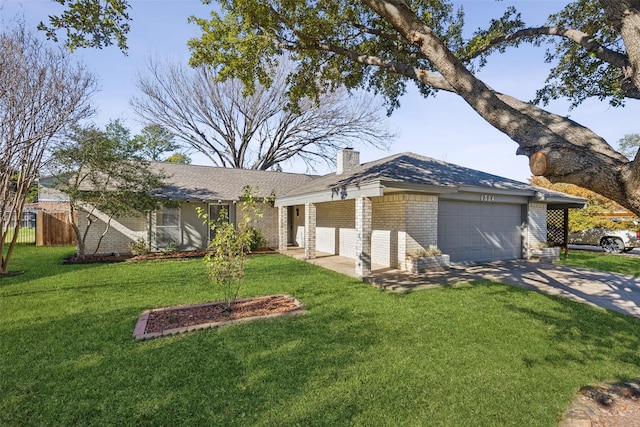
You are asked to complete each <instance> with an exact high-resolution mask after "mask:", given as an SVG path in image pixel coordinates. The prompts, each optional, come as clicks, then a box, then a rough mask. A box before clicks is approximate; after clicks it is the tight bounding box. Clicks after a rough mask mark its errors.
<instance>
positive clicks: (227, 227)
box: [197, 186, 262, 307]
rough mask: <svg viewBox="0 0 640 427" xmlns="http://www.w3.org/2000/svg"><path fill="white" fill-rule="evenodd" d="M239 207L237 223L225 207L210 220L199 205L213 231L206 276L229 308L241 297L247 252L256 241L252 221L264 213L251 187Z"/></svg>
mask: <svg viewBox="0 0 640 427" xmlns="http://www.w3.org/2000/svg"><path fill="white" fill-rule="evenodd" d="M240 209H241V212H242V219H241V220H240V221H238V224H237V225H234V224H233V223H231V222H230V221H229V213H228V212H227V211H226V209H222V210H221V211H220V215H219V217H218V218H215V219H211V218H209V217H208V214H207V213H205V212H204V211H203V209H202V208H197V211H198V216H199V217H200V218H204V220H205V222H206V223H207V224H208V225H209V227H210V228H211V230H212V231H213V233H214V237H213V239H212V241H211V243H210V244H209V249H210V252H208V253H207V254H206V255H205V256H204V262H205V266H206V269H207V275H208V276H209V279H211V281H212V282H213V283H214V285H215V287H216V288H218V290H219V291H220V293H221V295H222V300H223V301H224V302H225V303H226V305H227V307H231V304H232V303H233V301H235V299H236V298H237V296H238V292H239V291H240V286H241V285H242V278H243V277H244V266H245V262H246V257H247V253H248V252H249V251H250V250H251V247H252V244H254V242H255V236H256V233H255V229H254V227H253V226H252V224H253V223H254V222H255V221H256V219H257V218H260V217H261V216H262V211H261V209H260V208H259V206H258V205H257V201H256V199H255V196H254V193H253V190H252V189H251V187H248V186H247V187H245V191H244V193H243V195H242V197H241V205H240Z"/></svg>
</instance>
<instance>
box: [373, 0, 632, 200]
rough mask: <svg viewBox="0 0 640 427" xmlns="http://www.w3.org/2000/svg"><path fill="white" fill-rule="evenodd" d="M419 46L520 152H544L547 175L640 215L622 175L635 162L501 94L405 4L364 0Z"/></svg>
mask: <svg viewBox="0 0 640 427" xmlns="http://www.w3.org/2000/svg"><path fill="white" fill-rule="evenodd" d="M363 1H364V3H365V4H367V5H369V6H370V7H371V8H372V9H373V10H374V11H375V12H376V13H378V14H379V15H380V16H381V17H382V18H383V19H385V20H386V21H387V22H389V23H391V24H392V25H393V26H394V27H395V28H396V30H397V31H399V32H400V33H401V34H403V35H404V36H405V37H406V38H407V39H409V40H411V41H412V43H414V44H415V45H416V46H418V47H419V48H420V50H421V52H422V53H423V54H424V55H425V56H427V57H428V59H429V61H430V63H431V64H432V65H433V66H434V67H435V68H436V69H437V70H438V71H439V72H440V73H441V74H442V76H443V78H445V79H446V80H447V81H448V82H449V84H450V85H451V86H452V87H453V88H454V90H455V92H456V93H457V94H458V95H460V96H461V97H462V98H463V99H464V100H465V101H466V102H467V103H468V104H469V105H470V106H471V107H472V108H473V109H474V110H475V111H476V112H477V113H478V114H479V115H480V116H481V117H483V118H484V119H485V120H486V121H487V122H489V123H490V124H491V125H492V126H494V127H495V128H497V129H499V130H501V131H502V132H504V133H505V134H507V135H508V136H509V137H510V138H511V139H513V140H514V141H516V142H517V143H518V145H519V149H518V153H519V154H525V155H527V156H531V155H532V154H533V153H534V152H538V151H541V152H543V153H544V154H545V155H546V156H547V159H548V168H547V170H546V171H545V172H544V175H545V176H549V177H551V178H552V179H554V180H556V181H560V180H561V181H563V182H573V183H580V185H583V186H585V187H587V188H590V189H592V190H594V191H596V192H598V193H600V194H603V195H606V196H608V197H610V198H612V199H614V200H616V201H618V202H620V203H621V204H623V205H624V206H626V207H628V208H630V209H632V210H634V211H635V212H639V211H640V197H638V195H635V194H632V193H630V192H629V191H628V185H627V184H628V181H625V179H624V177H623V175H624V173H625V171H626V170H628V169H629V168H630V166H631V165H630V163H629V162H628V161H627V160H626V158H624V156H622V155H621V154H619V153H617V152H616V151H615V150H613V149H612V148H611V147H610V146H609V145H608V144H607V143H606V142H605V141H604V140H602V138H599V137H598V136H597V135H595V134H594V133H593V132H591V131H589V130H588V129H586V128H584V127H582V126H579V125H578V124H577V123H575V122H573V121H571V120H569V119H566V118H563V117H560V116H556V115H552V114H550V113H548V112H545V111H544V110H541V109H539V108H537V107H535V106H532V105H528V104H525V103H522V102H521V101H518V100H515V99H514V98H511V97H507V96H505V95H502V94H499V93H496V92H495V91H493V90H492V89H491V88H489V87H488V86H487V85H485V84H484V83H483V82H482V81H480V80H479V79H477V78H476V77H475V76H474V75H472V74H471V73H470V72H469V71H468V70H467V69H466V68H465V67H464V65H462V63H461V62H460V61H459V60H458V59H457V58H456V57H455V56H454V55H453V54H452V52H450V51H449V50H448V49H447V47H446V46H445V45H444V43H442V42H441V40H440V39H439V38H438V37H437V35H435V34H434V32H433V31H432V30H431V29H430V28H428V27H427V26H426V25H424V24H423V23H422V22H421V21H420V20H419V19H418V18H417V17H416V15H415V14H414V13H413V12H412V11H411V10H410V9H409V7H408V6H407V5H406V3H404V2H403V1H402V0H387V1H385V0H363Z"/></svg>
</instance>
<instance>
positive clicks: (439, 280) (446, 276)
mask: <svg viewBox="0 0 640 427" xmlns="http://www.w3.org/2000/svg"><path fill="white" fill-rule="evenodd" d="M482 279H488V280H493V281H496V282H502V283H507V284H510V285H514V286H520V287H523V288H526V289H533V290H537V291H540V292H544V293H546V294H549V295H557V296H560V297H564V298H569V299H572V300H575V301H580V302H583V303H587V304H591V305H594V306H599V307H603V308H606V309H609V310H615V311H618V312H620V313H624V314H629V315H631V316H635V317H640V278H638V277H634V276H628V275H624V274H615V273H607V272H602V271H595V270H588V269H584V268H576V267H567V266H561V265H555V264H550V263H541V262H529V261H524V260H517V261H499V262H492V263H487V264H478V265H472V266H455V267H453V268H452V269H451V270H450V271H449V272H446V273H427V274H410V273H405V272H401V271H399V270H377V271H374V273H373V274H372V275H371V277H369V278H368V279H367V281H368V282H370V283H372V284H374V285H376V286H379V287H381V288H385V289H389V290H394V291H400V292H403V291H404V292H406V291H412V290H417V289H425V288H430V287H436V286H442V285H451V284H455V283H459V282H465V281H467V282H468V281H474V280H482Z"/></svg>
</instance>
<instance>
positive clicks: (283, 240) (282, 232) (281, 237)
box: [278, 206, 288, 252]
mask: <svg viewBox="0 0 640 427" xmlns="http://www.w3.org/2000/svg"><path fill="white" fill-rule="evenodd" d="M287 224H288V221H287V207H286V206H279V207H278V250H279V251H280V252H285V251H286V250H287V241H288V239H287Z"/></svg>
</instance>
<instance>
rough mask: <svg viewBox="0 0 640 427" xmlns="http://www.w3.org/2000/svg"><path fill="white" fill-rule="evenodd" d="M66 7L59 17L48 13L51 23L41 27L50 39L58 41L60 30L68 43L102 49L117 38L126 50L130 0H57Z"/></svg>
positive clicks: (71, 48) (76, 46)
mask: <svg viewBox="0 0 640 427" xmlns="http://www.w3.org/2000/svg"><path fill="white" fill-rule="evenodd" d="M55 1H57V2H58V3H60V4H62V5H64V6H66V7H67V8H68V9H67V10H65V11H64V12H63V13H62V14H61V15H60V16H49V24H48V25H47V24H45V23H43V22H40V24H39V25H38V29H39V30H43V31H45V33H46V35H47V38H49V39H51V40H54V41H58V31H60V30H62V31H65V32H66V40H65V46H66V47H67V48H69V50H71V51H74V50H75V49H77V48H83V47H96V48H99V49H101V48H103V47H107V46H110V45H111V44H113V41H114V40H115V41H116V43H117V45H118V47H119V48H120V50H122V51H123V52H126V51H127V49H128V47H127V34H128V33H129V29H130V28H129V20H130V19H131V18H130V17H129V14H128V12H127V9H129V7H130V6H129V2H128V1H126V0H55Z"/></svg>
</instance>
